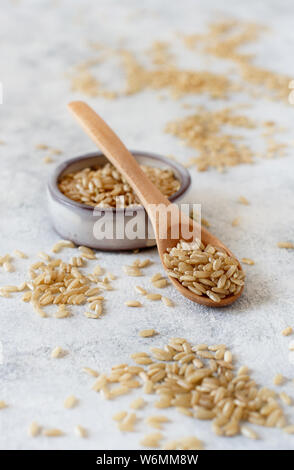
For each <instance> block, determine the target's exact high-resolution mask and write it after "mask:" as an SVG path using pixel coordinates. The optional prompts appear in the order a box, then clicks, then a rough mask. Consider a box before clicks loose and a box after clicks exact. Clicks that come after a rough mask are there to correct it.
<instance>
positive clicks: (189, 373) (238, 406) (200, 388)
mask: <svg viewBox="0 0 294 470" xmlns="http://www.w3.org/2000/svg"><path fill="white" fill-rule="evenodd" d="M131 357H132V358H133V360H134V361H135V363H136V364H138V366H132V365H128V364H119V365H116V366H113V367H112V370H111V372H110V374H109V375H107V374H101V375H100V377H99V378H98V379H97V380H96V382H95V383H94V385H93V387H92V388H93V389H94V390H95V391H96V392H101V393H102V395H103V396H104V398H106V399H112V398H115V397H117V396H119V395H122V394H128V393H130V392H131V391H132V390H133V389H134V388H140V387H143V391H144V393H145V394H156V396H157V397H158V399H157V400H156V401H155V403H154V406H155V407H156V408H157V409H165V408H170V407H175V408H176V409H177V410H178V411H179V412H180V413H183V414H185V415H188V416H190V417H191V418H196V419H201V420H210V421H212V430H213V431H214V433H215V434H217V435H218V436H227V437H231V436H235V435H237V434H243V435H244V436H245V437H248V438H251V439H257V438H258V435H257V434H256V432H255V431H254V430H253V429H251V428H250V427H248V426H247V425H244V423H246V422H247V423H248V422H249V423H252V424H257V425H261V426H266V427H278V428H283V430H284V431H285V432H290V431H291V429H292V426H291V425H290V426H288V425H287V421H286V418H285V416H284V411H283V409H282V407H281V404H280V402H279V399H278V396H277V394H276V393H275V392H274V391H273V390H270V389H268V388H265V387H262V388H261V387H259V386H258V385H257V384H256V382H255V381H254V380H252V378H251V377H250V373H249V371H248V367H247V366H242V367H241V368H239V370H238V371H237V372H236V371H235V370H234V369H235V367H234V364H233V356H232V353H231V352H230V351H229V350H228V349H227V347H226V345H225V344H213V345H211V346H209V345H208V344H197V345H195V346H192V345H191V344H190V343H189V342H188V341H187V340H186V339H185V338H171V339H170V340H169V343H168V344H167V345H166V346H164V347H163V348H162V349H161V348H158V347H152V348H151V354H150V355H149V354H148V353H146V352H137V353H134V354H132V355H131ZM143 399H144V398H143ZM129 416H130V414H128V413H127V412H120V413H119V417H118V416H117V415H115V416H114V417H113V418H114V419H115V420H116V421H119V423H118V427H119V429H120V430H122V431H134V430H135V429H134V426H135V425H136V421H137V418H136V416H135V415H134V414H132V423H131V426H130V424H129ZM125 420H126V421H125ZM150 421H151V418H150V417H149V418H147V420H146V423H147V424H148V425H152V423H151V422H150ZM168 421H169V419H168V417H166V416H164V415H160V425H159V426H154V427H157V428H158V429H162V424H165V423H167V422H168ZM155 424H156V423H155ZM152 427H153V425H152ZM162 438H163V436H162ZM144 444H145V443H143V445H144ZM146 445H147V446H148V445H149V440H148V442H147V443H146ZM163 448H165V444H163ZM173 448H177V447H173Z"/></svg>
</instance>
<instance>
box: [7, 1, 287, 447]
mask: <svg viewBox="0 0 294 470" xmlns="http://www.w3.org/2000/svg"><path fill="white" fill-rule="evenodd" d="M223 4H224V5H223V7H222V8H221V7H220V3H219V2H216V1H215V0H214V1H212V0H206V1H205V2H194V1H192V0H182V1H181V2H180V4H179V2H172V1H163V0H162V1H158V0H150V1H149V2H145V4H144V6H143V5H142V6H140V3H139V2H136V1H135V0H124V1H120V2H115V1H114V0H100V1H99V2H91V1H89V0H84V1H80V2H71V1H70V0H60V1H58V0H55V1H49V0H48V1H37V0H35V1H33V0H26V1H23V0H19V1H18V2H16V1H8V0H2V4H1V16H0V44H1V54H0V70H1V76H0V80H1V81H2V83H3V94H4V96H3V98H4V103H3V105H1V107H0V120H1V126H0V139H1V140H4V141H5V142H6V144H5V145H2V146H1V147H0V152H1V167H0V181H1V190H0V226H1V230H0V246H1V253H0V254H1V255H2V254H5V253H6V252H7V253H10V252H12V250H13V249H14V248H18V249H21V250H23V251H25V252H26V253H28V254H29V255H30V259H29V260H15V262H14V265H15V268H16V269H15V272H14V273H6V272H5V271H3V268H0V284H1V285H6V284H13V283H15V282H20V281H21V280H22V279H23V278H24V275H25V274H24V273H25V272H26V270H27V267H28V265H29V264H30V263H31V261H32V259H36V254H37V253H38V251H40V250H44V251H49V250H50V248H51V246H52V245H53V243H55V242H56V241H57V240H58V236H57V235H56V234H55V233H54V231H53V230H52V229H51V226H50V220H49V219H48V215H47V210H46V191H45V188H46V180H47V177H48V172H49V171H51V168H50V165H45V164H44V163H43V157H44V156H46V152H42V151H40V150H39V151H37V150H36V149H35V145H37V144H40V143H45V144H48V145H50V146H52V147H55V148H58V149H60V150H61V151H62V152H63V153H62V155H61V156H55V157H53V158H54V160H55V163H58V162H59V161H62V160H63V159H66V158H70V157H72V156H76V155H78V154H79V153H82V152H88V151H92V150H94V149H95V147H94V145H93V144H92V143H91V142H90V141H89V139H88V137H87V136H85V135H84V134H83V132H82V131H81V130H80V129H79V127H78V126H77V125H76V123H75V122H74V120H73V119H72V117H71V116H70V115H69V113H68V111H67V110H66V104H67V102H69V101H70V100H72V99H78V98H81V99H83V98H84V96H83V95H80V94H78V93H77V94H74V93H73V92H71V91H70V83H69V79H68V77H67V76H66V75H67V74H69V73H70V72H71V70H72V67H73V66H75V65H76V64H78V63H80V62H81V61H83V60H86V59H88V58H91V57H93V51H91V49H90V48H89V46H88V43H89V42H90V41H95V42H101V43H105V44H107V45H109V46H117V45H118V44H120V45H121V46H122V47H127V48H132V49H133V50H135V51H143V50H144V49H146V48H147V47H148V46H150V44H151V42H152V41H153V40H155V39H161V40H168V41H170V40H173V39H174V38H175V34H176V33H177V32H190V33H193V32H197V31H199V30H201V29H203V28H204V25H205V23H206V22H207V21H210V20H211V19H213V18H216V17H217V13H216V11H219V10H220V8H221V10H222V13H224V14H225V15H233V16H236V17H239V18H244V19H248V20H253V21H261V22H262V23H263V24H266V25H269V26H270V27H272V31H271V32H270V33H269V34H268V35H266V36H265V38H264V39H263V40H261V41H260V42H259V43H258V47H257V51H256V52H257V53H258V61H259V63H260V64H261V65H263V66H267V67H270V68H272V69H274V70H277V71H280V72H283V73H285V74H287V75H290V76H293V78H294V71H293V61H292V51H293V42H294V32H293V24H292V23H293V4H292V2H290V1H287V2H283V4H281V3H280V2H278V1H267V2H253V1H252V2H242V1H240V0H238V1H232V0H229V1H226V2H223ZM248 50H249V51H255V49H254V45H253V46H251V47H249V48H248ZM183 60H184V61H186V63H188V65H190V66H191V67H194V66H195V67H197V63H196V62H195V60H194V59H193V56H191V55H189V56H188V55H187V56H186V55H184V57H183ZM213 60H214V59H209V63H210V64H213ZM215 67H217V64H216V65H215ZM103 73H104V72H103ZM105 74H106V75H105V77H106V80H108V79H109V80H110V83H109V84H110V85H112V83H116V82H117V80H118V79H119V77H117V75H116V74H115V73H114V74H112V73H111V74H109V76H107V72H105ZM118 81H119V80H118ZM241 98H242V97H241ZM243 98H244V99H243V101H246V100H247V101H248V98H247V96H244V97H243ZM86 99H87V98H86ZM87 100H88V102H89V103H90V104H92V105H93V106H94V107H95V108H96V109H97V110H98V111H99V112H100V114H101V115H102V116H103V117H104V118H105V119H106V120H107V121H108V122H109V123H110V124H111V125H112V126H113V127H114V129H115V130H116V131H117V132H118V133H119V134H120V136H121V137H122V139H123V140H124V141H125V142H126V144H127V145H128V146H129V147H130V148H138V149H141V150H150V151H155V152H158V153H162V154H174V155H176V156H177V157H178V159H180V160H181V159H182V160H183V161H185V159H186V157H189V156H193V155H194V152H192V151H191V150H189V149H185V148H183V147H182V146H180V145H179V142H178V141H177V140H176V139H174V138H173V137H171V136H170V135H167V134H165V133H164V132H163V128H164V126H165V124H166V122H167V121H168V120H170V119H172V118H175V117H177V116H180V115H181V116H184V115H185V114H186V113H189V110H185V109H183V108H182V107H181V105H180V102H179V101H173V100H163V101H160V100H158V93H155V92H151V91H146V92H144V93H141V94H139V95H134V96H132V97H129V98H120V99H119V100H114V101H109V100H105V99H102V98H89V99H87ZM207 100H208V98H207V97H205V96H198V97H185V98H183V102H185V103H192V104H199V103H200V104H205V103H206V101H207ZM241 101H242V100H241ZM251 101H252V99H251ZM239 102H240V101H239ZM293 112H294V110H293V107H291V106H288V107H287V106H285V105H282V104H279V103H273V102H269V101H267V100H265V99H264V100H263V99H261V98H259V100H258V101H256V103H255V107H254V111H252V113H253V116H254V117H256V118H258V119H261V120H264V119H271V118H273V119H275V120H276V121H278V122H280V123H281V124H282V125H285V126H287V127H288V128H291V125H292V122H293ZM285 135H286V136H287V137H288V138H290V139H291V132H290V131H289V133H288V134H287V133H286V134H285ZM292 139H293V135H292ZM252 145H253V148H254V146H255V141H254V139H253V141H252ZM256 145H257V143H256ZM292 153H293V152H292V150H291V149H290V151H289V152H288V154H289V155H288V156H287V157H285V158H282V159H274V160H259V161H257V162H256V164H254V165H250V166H242V167H237V168H234V169H232V170H230V171H228V172H226V173H224V174H222V175H220V174H219V173H217V172H215V171H209V172H206V173H197V172H196V171H195V170H194V169H192V171H191V172H192V175H193V192H192V196H191V202H201V203H202V208H203V215H204V216H205V217H206V218H207V219H208V220H209V221H210V222H211V230H212V231H213V232H214V233H215V234H216V235H217V236H218V237H219V238H221V239H222V240H223V241H224V242H225V243H226V244H227V245H228V246H230V247H231V249H232V250H233V251H234V252H235V253H236V254H237V255H238V256H239V257H240V258H241V257H250V258H253V259H254V260H255V262H256V265H255V266H245V270H246V273H247V275H248V279H247V286H246V290H245V292H244V295H243V296H242V298H241V299H240V301H238V303H236V304H235V305H233V306H232V307H230V308H226V309H223V310H221V311H220V310H217V309H210V310H209V309H206V308H204V307H201V306H198V305H195V304H192V303H191V302H189V301H188V300H185V299H183V298H181V297H180V296H179V295H178V294H177V292H175V291H174V290H173V289H172V288H171V287H168V288H167V289H165V293H166V295H168V296H169V297H171V298H172V299H173V300H174V302H175V304H176V307H175V308H174V309H171V308H167V307H163V306H160V308H159V305H158V303H156V302H153V303H152V302H149V303H148V302H147V301H146V300H145V301H144V302H143V303H144V306H143V308H140V309H130V308H127V307H125V306H124V305H123V302H124V301H125V300H128V299H130V298H138V297H139V296H138V294H137V293H135V291H134V290H133V287H132V286H133V285H136V284H137V280H136V279H135V278H126V277H125V276H124V275H123V272H122V266H123V265H124V264H128V263H130V262H131V261H132V260H133V259H134V255H131V254H128V253H123V254H114V253H98V255H97V258H98V260H99V261H98V262H99V263H101V265H102V266H104V267H105V268H106V269H109V270H111V271H112V272H113V273H114V274H116V275H117V280H116V281H114V286H115V291H113V292H108V293H106V298H107V301H106V314H105V316H104V317H103V318H102V319H101V320H99V321H95V320H89V319H87V318H86V317H84V315H83V308H76V309H75V310H74V315H73V316H72V317H71V318H70V319H65V320H56V319H53V318H47V319H41V318H39V317H38V316H36V315H35V314H34V313H33V311H32V308H31V306H30V305H27V304H24V303H22V302H21V301H20V298H19V297H16V296H13V297H12V298H11V299H1V303H0V316H1V320H0V342H1V349H2V356H3V357H1V365H0V400H5V401H7V403H8V405H9V406H8V408H7V409H3V410H1V411H0V448H1V449H78V448H81V449H113V448H116V449H124V448H127V449H130V448H138V446H139V441H140V439H141V438H142V436H143V433H144V430H145V426H144V424H143V422H142V421H141V422H140V423H139V425H138V432H136V433H130V434H127V433H125V434H122V433H120V432H119V431H118V430H117V429H116V426H115V424H114V423H113V421H112V419H111V416H112V414H113V413H114V412H115V411H118V410H123V409H127V408H128V406H129V403H130V402H131V400H132V399H133V398H134V396H135V393H134V394H132V396H128V397H123V398H122V399H120V400H115V401H114V402H107V401H106V402H105V401H103V399H102V398H101V397H100V396H99V395H97V394H95V393H94V392H93V391H91V390H90V386H91V383H92V379H91V378H90V377H88V376H86V375H85V374H83V373H82V371H81V369H82V367H84V366H88V367H93V368H95V369H98V370H99V371H103V370H109V368H110V367H111V365H113V364H116V363H118V362H125V361H128V358H129V355H130V353H132V352H134V351H138V350H147V349H148V347H149V346H150V345H151V344H152V345H161V344H164V343H165V342H166V341H167V340H168V338H169V337H171V336H181V337H187V339H189V340H190V341H192V342H195V343H196V342H199V343H202V342H208V343H211V344H212V343H220V342H221V343H223V342H224V343H226V344H227V345H228V346H230V348H231V349H232V352H233V354H234V356H235V357H236V358H237V362H238V364H240V365H242V364H247V365H248V366H249V367H250V369H252V371H253V377H254V378H255V379H256V380H257V381H258V383H260V384H262V385H264V386H271V385H272V379H273V376H274V375H275V373H277V372H280V373H282V374H283V375H284V376H285V377H287V382H286V384H285V385H284V386H283V387H280V388H281V390H282V389H283V390H285V391H286V392H287V393H289V395H292V396H294V384H293V378H294V371H293V361H292V363H291V359H292V358H291V357H288V354H289V353H288V342H289V341H290V339H289V338H285V337H283V336H282V335H281V333H280V332H281V330H283V329H284V328H285V327H286V326H288V325H292V326H293V302H294V294H293V265H294V263H293V256H294V252H293V251H288V250H281V249H278V248H277V247H276V243H277V242H278V241H281V240H282V241H284V240H287V241H294V238H293V210H294V187H293V171H294V160H293V159H292V158H291V157H292ZM55 163H53V164H52V165H54V164H55ZM241 194H242V195H244V196H246V197H247V198H248V199H249V201H250V202H251V204H250V206H242V205H240V204H238V203H237V202H236V200H237V198H238V197H239V196H240V195H241ZM236 216H240V217H241V224H240V226H239V227H236V228H232V227H231V221H232V220H233V219H234V218H235V217H236ZM70 254H71V252H70V250H68V251H66V252H64V256H66V257H69V256H70ZM140 256H141V257H143V258H145V257H150V258H152V260H153V261H154V264H153V265H152V266H150V267H148V268H147V269H146V273H147V275H146V276H145V277H144V278H143V279H142V285H143V286H146V287H149V277H151V275H152V274H153V273H155V272H157V271H158V270H159V269H160V267H159V260H158V256H157V253H156V251H155V250H151V251H146V252H144V253H142V254H141V255H140ZM140 284H141V281H140ZM145 328H154V329H156V330H157V331H158V332H159V333H160V334H159V335H158V336H156V337H154V338H152V339H151V338H149V339H148V338H146V339H144V338H140V337H139V335H138V333H139V331H140V330H141V329H145ZM57 345H60V346H62V347H63V348H64V349H66V350H67V351H68V354H67V355H66V356H65V357H64V358H61V359H51V357H50V352H51V350H52V349H53V348H54V347H55V346H57ZM277 390H278V388H277ZM70 394H74V395H75V396H76V397H77V398H78V399H79V404H78V406H77V407H75V408H74V409H73V410H66V409H64V407H63V402H64V399H65V398H66V397H67V396H68V395H70ZM148 401H152V397H149V398H148ZM149 412H150V413H151V412H152V407H151V405H150V406H149V407H146V409H144V410H142V411H140V412H139V413H138V415H140V416H146V415H147V414H148V413H149ZM168 415H169V416H170V418H171V423H170V424H168V425H166V426H165V430H164V435H165V437H167V438H177V437H183V436H186V435H193V434H194V433H195V435H196V436H197V437H198V438H199V439H201V440H203V441H204V443H205V446H206V448H208V449H248V448H254V449H290V448H293V437H292V436H288V435H285V434H283V432H282V431H280V430H275V429H274V430H273V429H267V428H261V429H256V430H257V431H258V433H259V434H260V436H261V439H260V440H258V441H250V440H248V439H246V438H245V437H236V438H232V439H229V438H219V437H215V436H214V434H213V433H212V431H211V426H210V423H207V422H195V421H194V420H191V419H190V418H188V417H185V416H182V415H179V414H178V413H176V412H175V411H174V410H170V411H168ZM287 415H288V416H289V419H290V421H291V418H292V422H293V419H294V416H293V411H291V408H289V411H287ZM33 420H35V421H38V422H39V423H40V424H41V425H43V426H45V427H58V428H61V429H62V430H63V431H64V432H65V433H66V435H65V436H64V437H60V438H45V437H38V438H35V439H33V438H30V437H28V436H27V428H28V426H29V424H30V423H31V422H32V421H33ZM77 424H80V425H82V426H84V427H85V428H87V429H88V430H89V437H88V438H87V439H79V438H78V437H76V436H75V434H74V426H75V425H77Z"/></svg>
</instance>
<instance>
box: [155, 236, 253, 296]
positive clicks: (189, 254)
mask: <svg viewBox="0 0 294 470" xmlns="http://www.w3.org/2000/svg"><path fill="white" fill-rule="evenodd" d="M194 247H195V248H194ZM163 259H164V264H165V266H166V267H167V268H168V275H169V276H170V277H172V278H175V279H177V280H178V281H179V282H180V283H181V284H182V285H183V286H184V287H187V288H188V289H189V290H190V291H191V292H194V294H197V295H204V296H207V297H209V298H210V299H211V300H213V301H214V302H220V300H221V299H224V298H225V297H228V296H230V295H236V294H238V293H239V292H240V291H241V289H242V287H243V286H244V279H245V274H244V272H243V271H242V270H241V269H240V267H239V262H238V260H237V259H236V258H233V257H232V256H229V255H228V254H227V253H226V252H225V251H224V250H222V249H221V248H218V247H214V246H212V245H206V246H205V245H204V244H203V243H201V242H199V241H197V240H196V241H195V242H194V244H193V245H190V244H187V243H185V242H184V241H180V242H179V243H178V244H177V246H176V247H174V248H172V249H168V250H167V253H165V254H164V257H163Z"/></svg>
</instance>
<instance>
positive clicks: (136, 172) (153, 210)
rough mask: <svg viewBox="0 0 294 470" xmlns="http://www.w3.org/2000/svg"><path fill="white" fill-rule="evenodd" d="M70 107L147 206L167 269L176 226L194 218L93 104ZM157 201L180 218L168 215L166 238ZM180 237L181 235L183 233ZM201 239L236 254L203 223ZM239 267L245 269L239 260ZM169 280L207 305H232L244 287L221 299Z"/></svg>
mask: <svg viewBox="0 0 294 470" xmlns="http://www.w3.org/2000/svg"><path fill="white" fill-rule="evenodd" d="M68 107H69V109H70V110H71V112H72V113H73V114H74V116H75V117H76V118H77V119H78V121H79V122H80V124H81V125H82V127H83V128H84V130H85V131H86V133H87V134H88V135H89V136H90V137H91V138H92V139H93V141H94V142H95V143H96V144H97V146H98V147H99V148H100V149H101V150H102V152H103V153H104V154H105V155H106V157H107V158H108V159H109V160H110V162H111V163H112V164H113V165H114V166H115V167H116V168H117V169H118V170H119V172H120V173H121V174H122V175H123V176H124V178H125V179H126V180H127V182H128V183H129V184H130V186H131V187H132V188H133V189H134V191H135V193H136V194H137V196H138V198H139V200H140V202H141V203H142V205H143V206H144V207H145V209H146V211H147V213H148V216H149V218H150V220H151V223H152V226H153V229H154V233H155V236H156V243H157V248H158V252H159V255H160V259H161V262H162V264H163V267H164V269H165V270H167V268H166V267H165V265H164V262H163V255H164V253H165V252H166V250H167V248H172V247H174V246H175V245H176V244H177V243H178V241H179V239H175V238H174V237H173V238H172V237H171V234H172V233H174V232H173V229H175V228H177V229H180V230H179V233H180V234H181V233H187V232H189V231H190V233H191V231H192V230H193V228H194V229H196V227H195V225H196V224H195V222H194V221H193V220H192V219H190V218H189V217H188V216H187V215H186V214H184V213H183V212H181V211H180V210H179V208H178V206H176V205H175V204H172V203H171V202H170V201H169V200H168V199H167V198H166V197H165V196H164V195H163V194H162V193H161V192H160V191H159V189H157V188H156V187H155V186H154V184H153V183H151V181H150V180H149V179H148V177H147V176H146V174H145V173H144V171H143V170H142V169H141V167H140V166H139V164H138V163H137V161H136V160H135V158H134V157H133V155H132V154H131V153H130V152H129V151H128V149H127V148H126V147H125V146H124V144H123V143H122V142H121V140H120V139H119V138H118V136H117V135H116V134H115V133H114V132H113V130H112V129H111V128H110V127H109V126H108V125H107V124H106V123H105V122H104V121H103V119H101V117H99V116H98V114H97V113H95V111H94V110H93V109H92V108H90V106H88V105H87V104H86V103H84V102H82V101H73V102H72V103H70V104H69V105H68ZM158 204H162V208H163V210H165V211H166V208H167V207H168V209H169V211H170V210H171V211H172V212H173V214H177V213H178V216H179V220H180V227H179V222H178V221H177V222H174V223H172V222H171V220H172V219H171V218H169V219H168V234H167V235H168V236H167V237H165V238H162V237H160V236H159V234H160V219H161V217H160V215H159V216H158ZM176 220H177V219H176ZM175 223H177V227H175V225H174V224H175ZM198 228H199V226H198ZM180 238H181V239H182V238H183V237H180ZM185 240H186V241H188V242H190V241H192V240H193V238H191V236H190V238H186V239H185ZM201 240H202V242H203V243H204V244H205V245H207V244H211V245H214V246H217V247H219V248H222V249H224V250H225V251H226V252H227V253H228V255H229V256H234V255H233V254H232V253H231V251H230V250H228V248H227V247H226V246H225V245H224V244H223V243H222V242H221V241H220V240H218V239H217V238H216V237H214V236H213V235H212V234H211V233H210V232H208V230H206V229H205V228H203V227H202V228H201ZM239 269H240V270H242V268H241V265H240V263H239ZM170 281H171V282H172V284H173V285H174V286H175V287H176V288H177V289H178V290H179V291H180V293H181V294H182V295H184V296H185V297H187V298H188V299H190V300H192V301H193V302H197V303H198V304H202V305H206V306H208V307H224V306H226V305H230V304H232V303H233V302H235V300H236V299H237V298H238V297H240V295H241V293H242V291H243V287H242V289H241V291H240V292H239V293H238V294H236V295H230V296H228V297H225V298H224V299H221V300H220V302H214V301H213V300H211V299H210V298H209V297H206V296H199V295H196V294H194V293H193V292H191V291H190V290H189V289H187V288H186V287H184V286H182V284H181V283H180V282H179V281H178V280H177V279H175V278H171V277H170Z"/></svg>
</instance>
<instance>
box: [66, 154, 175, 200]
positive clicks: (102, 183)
mask: <svg viewBox="0 0 294 470" xmlns="http://www.w3.org/2000/svg"><path fill="white" fill-rule="evenodd" d="M140 166H141V168H142V170H143V171H144V172H145V173H146V175H147V176H148V178H149V179H150V180H151V181H152V183H154V184H155V186H156V187H157V188H158V189H160V191H161V192H162V193H163V194H164V195H165V196H167V197H169V196H171V195H172V194H174V193H176V192H177V191H178V189H179V188H180V182H179V180H178V179H176V178H175V176H174V173H173V171H172V170H171V169H170V168H155V167H150V166H146V165H140ZM58 187H59V189H60V191H61V192H62V193H63V194H64V195H65V196H66V197H68V198H69V199H72V200H73V201H76V202H80V203H82V204H87V205H89V206H99V207H117V206H118V205H119V206H120V207H127V206H130V205H134V204H135V205H138V204H140V202H139V200H138V199H137V197H136V195H135V193H134V192H133V190H132V188H131V187H130V186H129V184H128V183H127V182H126V181H125V179H124V178H123V177H122V175H121V174H120V173H119V172H118V171H117V170H116V169H115V168H114V167H113V166H112V165H111V164H110V163H106V164H105V165H104V166H102V167H100V168H98V169H93V168H84V169H83V170H81V171H78V172H76V173H69V174H66V175H63V176H62V177H61V179H60V181H59V184H58Z"/></svg>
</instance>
